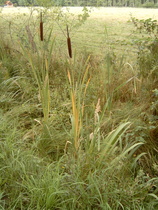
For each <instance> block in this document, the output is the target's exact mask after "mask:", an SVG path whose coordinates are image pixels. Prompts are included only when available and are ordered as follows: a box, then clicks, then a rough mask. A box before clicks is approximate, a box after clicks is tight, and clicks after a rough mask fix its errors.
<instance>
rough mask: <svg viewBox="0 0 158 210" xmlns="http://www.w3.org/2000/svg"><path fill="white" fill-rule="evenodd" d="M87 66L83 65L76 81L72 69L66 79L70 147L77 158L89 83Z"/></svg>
mask: <svg viewBox="0 0 158 210" xmlns="http://www.w3.org/2000/svg"><path fill="white" fill-rule="evenodd" d="M88 70H89V65H87V64H86V65H85V70H83V73H79V75H78V77H77V80H75V78H74V74H73V72H74V71H73V69H72V70H71V71H69V70H68V71H67V77H68V81H69V85H70V97H71V106H72V115H71V124H72V129H71V136H72V145H73V147H74V149H75V152H74V155H75V156H77V152H78V151H79V149H80V143H81V139H82V132H83V118H84V107H85V104H84V103H85V96H86V92H87V88H88V85H89V82H90V78H88Z"/></svg>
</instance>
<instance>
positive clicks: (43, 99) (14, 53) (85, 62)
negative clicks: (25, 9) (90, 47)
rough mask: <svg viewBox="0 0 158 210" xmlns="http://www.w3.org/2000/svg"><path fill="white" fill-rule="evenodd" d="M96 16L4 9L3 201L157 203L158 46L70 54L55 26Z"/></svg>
mask: <svg viewBox="0 0 158 210" xmlns="http://www.w3.org/2000/svg"><path fill="white" fill-rule="evenodd" d="M41 12H42V16H41ZM41 17H42V18H41ZM87 17H88V11H87V10H86V9H84V10H83V13H82V14H79V15H78V16H77V17H76V16H74V15H72V14H70V13H69V12H68V11H67V12H63V11H62V10H60V9H59V10H57V9H56V10H55V11H53V10H51V11H50V10H49V9H46V10H38V9H35V10H34V9H33V10H30V14H29V15H27V14H25V15H23V17H22V16H20V18H19V15H18V14H14V20H13V21H9V20H10V19H11V18H12V15H11V14H10V15H7V18H8V19H7V18H6V17H4V16H3V15H2V14H1V22H0V23H1V25H0V27H1V31H2V32H3V33H1V39H0V40H1V41H0V118H1V120H0V148H1V150H0V151H1V153H0V208H1V209H10V210H13V209H32V210H33V209H39V210H41V209H83V210H85V209H112V210H113V209H153V210H154V209H157V207H158V178H157V176H158V161H157V154H158V143H157V137H158V124H157V120H158V89H157V71H156V70H154V69H155V68H156V65H157V63H156V58H157V57H154V56H157V53H155V54H152V53H150V56H152V58H148V56H149V53H148V52H146V51H143V53H142V54H141V50H140V51H139V54H138V57H137V65H134V64H133V63H132V61H131V63H130V61H128V62H127V60H125V58H124V56H123V55H122V56H120V53H119V55H117V54H116V53H115V52H113V51H112V50H107V53H106V55H104V56H101V57H98V55H97V54H95V52H88V51H81V50H80V51H77V49H76V51H73V54H72V58H70V57H69V54H68V53H67V45H66V38H68V37H64V38H65V40H64V41H65V44H63V46H60V45H59V43H58V39H57V38H55V36H54V31H56V29H57V27H58V29H59V28H60V30H58V33H59V32H61V31H62V33H64V34H65V35H66V33H65V31H66V27H67V25H68V26H69V27H70V26H71V27H70V34H69V36H70V38H71V33H72V31H73V30H75V28H76V27H80V26H81V25H82V24H83V23H84V22H85V21H86V19H87ZM9 18H10V19H9ZM133 21H136V22H137V23H141V21H139V20H136V19H133ZM146 22H149V23H153V24H156V22H155V21H153V20H151V19H150V20H144V22H143V27H144V28H143V29H144V30H146V26H145V24H144V23H146ZM41 23H43V27H41ZM127 24H131V23H127ZM73 26H74V28H73ZM41 30H43V31H41ZM58 33H57V32H56V36H58ZM3 34H6V36H3ZM41 34H42V37H43V38H41ZM151 34H152V35H154V32H153V31H151ZM139 37H140V36H139ZM147 38H148V37H147ZM140 41H141V48H142V47H143V49H144V50H147V49H148V46H147V45H145V44H144V45H143V42H142V39H141V37H140ZM135 44H136V45H137V46H138V47H139V46H140V45H139V44H140V43H139V44H138V42H136V43H135ZM150 46H151V45H150ZM83 47H84V43H83ZM72 49H73V48H72ZM149 50H150V49H149ZM143 56H144V57H145V59H146V62H150V64H149V65H148V69H147V68H144V67H142V65H143V64H144V60H142V59H144V57H143ZM151 59H152V64H151ZM154 59H155V60H154ZM153 60H154V61H153ZM141 61H142V63H141ZM146 66H147V65H146Z"/></svg>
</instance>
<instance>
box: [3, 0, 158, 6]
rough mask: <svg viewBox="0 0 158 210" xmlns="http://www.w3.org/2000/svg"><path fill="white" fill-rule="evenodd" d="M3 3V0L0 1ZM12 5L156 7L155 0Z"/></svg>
mask: <svg viewBox="0 0 158 210" xmlns="http://www.w3.org/2000/svg"><path fill="white" fill-rule="evenodd" d="M0 2H1V4H4V1H3V0H1V1H0ZM12 2H13V3H14V5H17V6H27V5H36V6H41V5H45V4H49V5H56V6H95V7H96V6H104V7H105V6H126V7H157V6H158V5H157V0H150V1H149V0H44V1H42V0H13V1H12Z"/></svg>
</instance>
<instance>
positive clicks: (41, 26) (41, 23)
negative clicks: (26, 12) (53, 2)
mask: <svg viewBox="0 0 158 210" xmlns="http://www.w3.org/2000/svg"><path fill="white" fill-rule="evenodd" d="M40 40H41V41H43V20H42V12H41V13H40Z"/></svg>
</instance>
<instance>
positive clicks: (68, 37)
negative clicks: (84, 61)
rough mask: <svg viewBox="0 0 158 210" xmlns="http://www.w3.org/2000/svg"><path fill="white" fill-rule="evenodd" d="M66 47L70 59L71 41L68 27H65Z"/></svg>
mask: <svg viewBox="0 0 158 210" xmlns="http://www.w3.org/2000/svg"><path fill="white" fill-rule="evenodd" d="M67 46H68V52H69V57H70V58H72V47H71V39H70V36H69V28H68V25H67Z"/></svg>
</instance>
